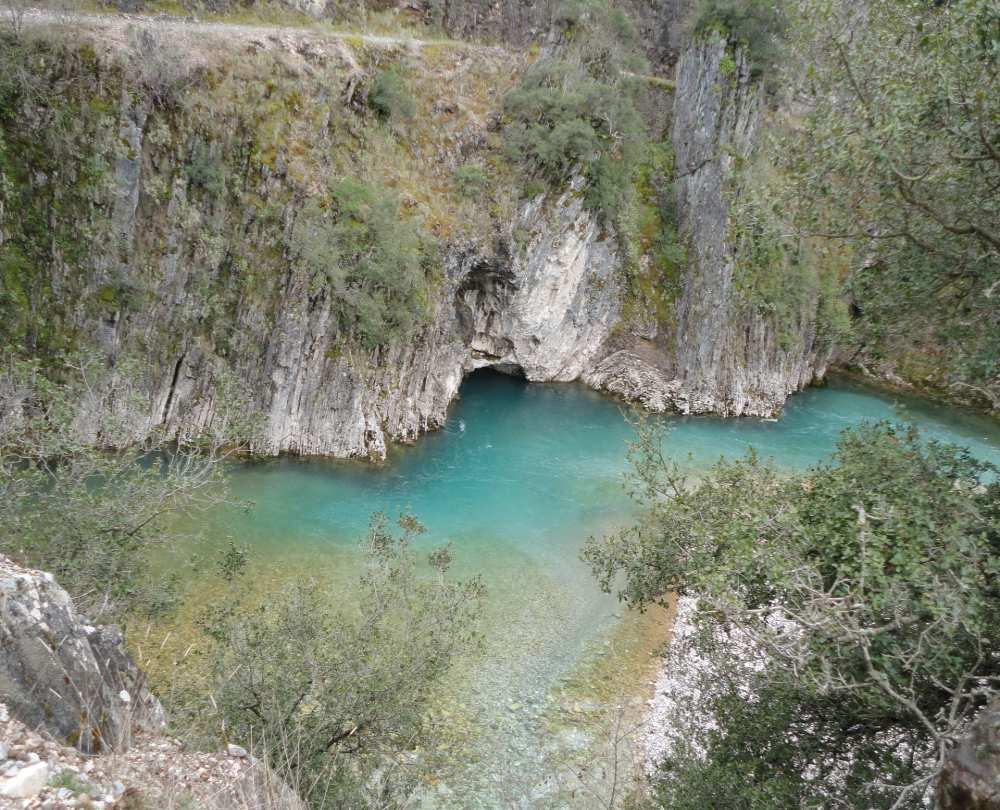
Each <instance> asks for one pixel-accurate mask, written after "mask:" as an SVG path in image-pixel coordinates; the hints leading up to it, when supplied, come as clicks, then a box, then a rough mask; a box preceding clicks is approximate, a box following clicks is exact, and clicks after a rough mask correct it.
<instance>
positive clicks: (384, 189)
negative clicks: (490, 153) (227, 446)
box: [0, 27, 509, 362]
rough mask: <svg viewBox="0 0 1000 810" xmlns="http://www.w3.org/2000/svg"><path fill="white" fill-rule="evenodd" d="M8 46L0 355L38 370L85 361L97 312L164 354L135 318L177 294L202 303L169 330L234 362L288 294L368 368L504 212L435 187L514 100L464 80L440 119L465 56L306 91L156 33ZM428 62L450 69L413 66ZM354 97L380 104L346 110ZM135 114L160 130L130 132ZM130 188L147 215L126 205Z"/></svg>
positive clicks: (28, 37)
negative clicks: (489, 105)
mask: <svg viewBox="0 0 1000 810" xmlns="http://www.w3.org/2000/svg"><path fill="white" fill-rule="evenodd" d="M2 36H3V37H4V40H3V47H0V63H2V64H0V229H2V230H3V236H4V238H3V240H2V242H0V316H2V317H0V339H2V341H3V343H4V344H5V345H9V346H16V347H20V349H21V350H22V351H23V352H24V355H25V356H31V357H38V358H48V357H51V358H57V357H59V356H60V355H61V354H63V353H65V352H67V351H70V352H72V351H75V350H78V349H81V348H83V347H85V346H87V345H89V342H90V340H91V339H92V336H93V331H94V330H93V328H92V324H93V321H94V319H95V318H103V319H105V320H106V321H107V322H112V323H120V324H122V330H121V331H122V335H121V337H122V338H123V339H124V340H125V341H126V342H127V343H128V344H136V345H128V346H127V347H126V348H127V349H128V350H134V351H135V352H137V353H140V352H145V351H147V350H148V346H147V345H146V339H145V338H139V337H138V335H137V333H136V332H134V331H133V330H132V329H131V328H130V324H131V323H132V322H133V320H134V319H136V318H138V317H141V315H140V313H143V312H145V311H148V309H149V307H150V306H154V307H155V306H156V305H157V304H163V303H165V299H164V298H162V297H161V293H163V291H164V286H163V285H164V284H168V283H170V282H169V281H168V279H170V278H174V279H175V283H176V284H178V285H180V286H179V287H178V288H179V289H180V288H183V289H185V290H187V291H189V292H190V293H191V294H190V296H188V295H184V296H181V298H180V299H175V302H174V305H172V306H170V307H169V323H166V322H164V323H162V324H161V325H160V326H161V327H162V328H163V329H164V330H168V331H169V333H170V334H171V335H188V336H191V337H192V338H194V337H195V336H197V338H198V339H204V340H205V341H206V344H205V345H207V346H208V347H210V348H211V349H213V350H214V351H215V352H216V353H217V354H218V355H220V356H223V357H225V356H226V355H227V354H228V353H229V352H230V351H232V349H233V347H234V346H236V345H238V344H239V343H240V341H241V340H245V339H250V340H262V339H263V335H256V336H255V337H250V338H248V336H247V335H246V334H245V333H243V332H241V331H240V329H239V328H238V327H237V324H239V323H241V322H242V323H243V324H244V326H245V325H246V323H247V321H248V318H247V317H246V315H247V311H248V310H254V311H255V312H260V313H263V314H264V317H263V318H258V317H256V316H251V317H249V321H250V322H252V324H253V326H252V327H251V328H252V329H258V330H265V329H267V328H269V327H270V326H272V325H273V318H274V317H276V313H277V311H278V307H279V304H280V302H281V300H282V299H283V296H285V295H287V293H288V289H289V288H288V287H286V283H287V282H288V280H289V279H291V280H292V289H298V288H299V287H300V286H302V285H307V286H308V287H309V288H310V290H311V291H312V293H313V294H314V295H315V296H317V300H316V301H315V304H314V305H318V306H322V307H324V308H325V307H329V308H330V309H331V310H332V316H333V317H332V319H331V320H332V322H333V323H334V324H335V325H336V326H337V327H338V332H339V334H337V335H336V336H335V338H334V341H335V343H336V345H337V346H338V347H339V348H338V351H344V350H348V351H349V350H350V348H351V345H352V344H356V345H357V347H358V348H359V349H361V350H363V351H364V352H365V354H368V350H371V349H374V348H375V347H377V346H385V345H387V344H389V343H391V342H393V341H398V340H400V339H402V338H404V337H405V336H406V335H407V334H409V333H410V332H411V331H412V329H413V328H415V327H416V326H417V325H418V324H419V323H420V322H421V320H422V319H423V318H424V317H425V315H426V313H427V305H428V302H429V300H430V299H431V297H432V295H433V291H434V289H435V286H436V284H437V283H438V273H437V270H436V266H437V261H436V259H437V255H438V243H439V240H443V239H446V238H450V237H452V236H455V235H462V234H465V233H467V232H470V231H480V232H481V231H483V230H485V228H486V227H487V225H486V224H485V223H488V221H489V217H490V216H491V215H492V213H491V212H494V209H496V210H502V208H501V207H500V206H501V205H502V201H498V199H497V195H496V194H495V193H494V192H495V189H494V188H493V186H494V185H495V184H493V183H491V182H490V176H489V175H484V176H483V178H482V183H481V188H480V189H479V192H478V193H477V194H468V193H467V191H468V190H469V189H471V188H472V187H473V186H478V185H480V180H481V178H479V177H478V176H473V175H468V176H467V177H465V182H464V185H463V188H465V189H466V190H467V191H466V192H460V193H455V192H456V191H458V190H457V189H455V188H453V187H452V185H451V184H450V183H448V182H447V177H446V175H443V174H442V172H441V171H439V169H440V158H441V156H442V155H444V156H446V157H447V156H448V150H450V149H451V148H452V146H451V144H452V143H453V141H452V138H453V134H452V129H453V128H457V129H461V128H462V127H463V126H465V125H466V124H467V119H470V118H472V117H473V116H477V117H478V116H481V115H482V114H483V105H484V104H485V103H486V99H487V98H488V96H489V94H490V93H494V92H500V91H501V90H502V87H503V84H502V80H498V78H497V76H496V75H495V73H494V72H493V71H495V69H496V65H494V64H493V63H491V62H489V61H488V60H485V59H484V60H474V62H473V63H472V64H470V65H467V67H466V69H465V70H464V72H463V75H464V76H465V79H464V81H463V84H462V87H461V88H460V89H459V90H458V91H457V92H456V93H454V94H453V95H452V96H451V97H450V101H452V102H458V103H459V105H460V107H458V108H456V109H455V110H453V111H452V112H450V113H448V120H447V121H446V122H444V123H442V122H441V121H440V120H438V117H437V116H435V115H431V116H424V115H422V116H414V113H415V110H416V109H417V108H418V107H419V108H420V109H424V108H430V107H431V104H430V103H429V102H428V100H427V99H428V97H432V98H433V97H436V94H438V93H439V92H440V86H439V85H438V84H436V83H435V81H434V80H433V78H432V77H433V74H434V71H436V70H438V69H441V70H446V69H449V66H451V65H453V64H455V63H457V62H459V61H462V60H463V59H464V57H463V56H462V55H461V54H457V55H456V54H453V53H451V52H450V51H447V50H440V49H438V50H434V49H431V48H428V49H427V53H426V54H424V55H422V56H421V57H407V62H406V64H407V67H406V69H405V70H404V68H403V66H402V64H401V63H400V61H399V53H398V51H397V50H396V49H395V48H394V47H392V46H385V47H384V48H382V47H375V46H368V45H366V44H365V43H359V44H358V45H357V46H356V50H355V52H354V57H353V58H354V60H355V62H356V64H357V66H358V72H357V73H352V74H350V75H348V72H347V71H346V70H345V68H344V65H343V63H342V62H341V61H340V60H339V59H330V60H325V61H320V62H317V63H316V64H315V65H314V66H311V67H309V70H308V74H307V75H300V74H299V73H297V72H296V71H298V70H300V69H301V68H302V65H290V64H289V60H291V62H295V61H296V60H297V59H298V57H294V58H293V57H289V56H288V55H287V54H284V53H277V52H263V53H259V54H256V55H248V54H246V53H245V52H243V51H242V50H241V49H238V48H236V49H226V48H221V49H220V48H216V49H214V50H213V52H212V54H211V58H208V59H207V60H206V62H205V63H204V64H200V63H199V64H198V67H197V69H195V67H194V64H195V63H197V60H190V59H188V58H187V55H186V54H184V55H182V54H181V53H180V49H182V48H184V47H185V44H184V43H183V42H181V41H177V42H174V41H173V40H172V39H170V38H169V37H167V36H165V35H161V34H160V33H158V32H157V30H156V28H155V27H150V28H148V29H143V30H142V31H141V32H137V33H133V34H130V40H129V43H128V45H127V47H125V48H123V49H121V51H116V52H115V53H114V54H113V55H111V56H107V57H106V56H101V57H98V56H97V54H96V51H95V49H94V47H93V46H92V44H91V41H90V38H89V35H87V34H86V33H84V34H81V35H80V36H75V35H74V36H69V35H64V34H63V33H61V32H59V31H44V32H43V31H35V30H33V29H32V30H28V31H22V32H16V31H11V30H4V31H3V32H2ZM203 46H204V43H201V42H195V43H194V45H193V47H197V48H200V47H203ZM345 47H347V46H346V45H345ZM351 47H355V46H351ZM422 58H426V59H428V60H431V61H433V65H434V69H433V70H431V69H430V68H429V67H427V66H424V67H423V68H421V69H416V70H415V69H413V65H414V63H416V64H418V65H419V64H420V63H419V61H418V60H419V59H422ZM504 67H505V70H509V64H507V65H505V66H504ZM424 68H426V69H424ZM344 82H355V83H356V87H357V89H358V98H364V99H367V101H368V103H367V104H358V103H353V102H352V103H348V104H341V103H339V102H338V103H334V104H333V105H332V106H331V101H330V88H331V87H334V86H338V87H339V86H342V84H343V83H344ZM498 88H499V89H498ZM123 105H124V106H123ZM132 118H135V119H136V120H142V122H143V123H142V132H141V133H135V136H133V135H129V136H126V135H124V134H123V131H122V129H121V128H122V126H123V124H122V121H124V120H131V119H132ZM140 134H141V138H138V139H137V136H139V135H140ZM137 150H138V151H137ZM428 155H434V156H435V157H434V159H429V158H428ZM132 172H134V173H135V176H134V177H131V176H130V173H132ZM179 178H180V179H182V180H184V181H185V182H184V183H183V185H178V183H177V180H178V179H179ZM323 178H332V181H331V180H324V179H323ZM131 182H135V184H136V187H137V191H138V206H137V208H136V209H135V210H136V213H135V215H134V220H133V217H132V214H131V213H130V211H129V206H128V204H127V203H126V202H125V200H126V198H123V197H122V196H121V195H122V194H123V193H124V190H123V185H124V184H127V183H131ZM167 244H170V245H171V247H170V248H169V249H168V248H166V247H165V245H167ZM181 257H183V258H181ZM178 274H179V275H178ZM290 274H291V275H290ZM55 278H58V279H59V283H58V290H57V289H56V288H54V287H53V279H55ZM170 296H171V298H173V294H172V293H171V294H170ZM133 337H134V338H135V340H133ZM172 343H173V339H172V338H171V339H169V340H154V341H153V345H154V346H156V347H157V350H158V351H169V350H170V349H169V346H168V344H171V345H172ZM158 359H162V361H163V362H175V360H170V359H169V358H158Z"/></svg>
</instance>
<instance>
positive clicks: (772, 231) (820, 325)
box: [730, 161, 851, 349]
mask: <svg viewBox="0 0 1000 810" xmlns="http://www.w3.org/2000/svg"><path fill="white" fill-rule="evenodd" d="M760 163H761V161H757V162H756V164H754V165H751V166H749V167H745V168H744V170H743V171H741V172H740V173H739V174H738V175H737V181H736V182H737V184H738V187H739V192H738V193H736V194H734V195H733V198H734V199H733V200H732V202H731V204H730V236H731V240H732V244H733V252H734V258H735V268H734V272H733V280H734V283H735V287H736V291H737V294H738V296H739V299H738V300H739V302H740V303H741V304H742V305H743V306H745V307H750V308H752V309H754V310H756V311H757V312H758V313H760V314H762V315H765V316H767V317H768V318H769V319H770V321H771V323H772V324H774V327H775V329H776V330H777V333H778V337H779V341H780V342H781V344H782V346H783V347H784V348H786V349H788V348H790V343H789V342H790V341H792V340H797V339H801V338H800V337H799V336H800V335H801V334H802V333H803V332H804V331H806V329H805V325H806V324H808V323H809V322H810V321H812V320H815V324H816V337H817V340H818V341H819V342H820V343H822V345H824V346H826V347H831V348H832V347H833V346H834V345H837V344H839V343H840V342H841V341H843V340H845V339H847V338H848V337H849V335H850V328H851V323H850V316H849V314H848V308H847V303H846V301H845V300H844V296H843V291H842V285H843V280H844V277H845V276H846V275H847V273H848V268H845V267H844V266H843V265H842V263H841V262H839V261H838V260H837V256H836V255H833V254H829V253H826V254H823V253H821V248H820V247H819V246H818V245H816V244H815V242H814V241H812V240H809V239H807V238H805V237H803V236H802V235H800V234H796V233H795V232H794V229H793V228H790V227H789V225H788V223H787V222H786V221H785V216H784V212H783V211H782V210H780V208H779V207H778V206H773V207H771V206H769V197H768V192H767V189H768V187H769V186H770V187H772V188H773V187H775V186H776V185H777V184H778V183H780V182H781V180H780V179H777V178H775V177H773V176H767V175H766V174H765V172H764V167H763V166H762V165H759V164H760Z"/></svg>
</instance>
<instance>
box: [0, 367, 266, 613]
mask: <svg viewBox="0 0 1000 810" xmlns="http://www.w3.org/2000/svg"><path fill="white" fill-rule="evenodd" d="M96 391H100V392H101V393H100V394H95V393H94V392H96ZM144 399H145V398H144V396H143V395H142V394H140V393H139V391H138V390H137V389H136V387H135V385H134V383H133V382H132V380H131V377H130V374H129V370H128V367H127V364H126V363H124V361H123V362H122V363H121V366H120V367H119V368H118V369H116V370H114V371H112V372H107V371H105V370H103V369H102V366H101V364H100V363H98V362H96V361H95V360H93V359H92V358H89V357H86V356H83V357H73V358H67V359H66V360H65V361H64V362H63V363H62V364H61V365H59V366H57V367H56V368H54V369H45V368H43V367H42V365H41V364H40V363H39V362H38V361H34V360H30V361H28V360H18V359H16V358H11V357H7V358H5V363H4V367H3V370H2V374H0V409H2V410H0V412H2V414H3V418H2V420H0V550H2V551H3V553H5V554H8V555H9V556H11V557H13V558H14V559H16V560H18V561H20V562H22V563H24V564H27V565H31V566H35V567H39V568H43V569H45V570H46V571H49V572H51V573H52V574H54V575H55V577H56V578H57V579H58V581H59V583H60V584H61V585H62V586H63V587H65V588H66V589H67V590H68V591H69V592H70V593H71V594H72V595H73V596H74V597H75V598H76V599H77V603H78V605H79V606H81V607H82V608H83V609H85V610H86V611H87V614H88V617H89V618H90V619H91V620H92V621H109V620H116V619H121V618H123V617H125V616H126V615H127V614H128V613H129V612H138V613H143V612H146V613H148V612H155V611H157V610H162V609H166V608H169V607H171V606H172V605H173V604H174V603H175V600H176V597H177V593H176V582H175V581H173V580H171V579H169V578H168V579H163V578H157V577H155V576H153V575H152V573H151V572H150V571H149V567H148V564H149V553H150V551H151V550H152V549H153V548H154V547H155V546H158V545H163V544H167V543H169V542H170V540H171V536H172V535H171V532H170V530H169V525H168V521H167V518H168V517H170V516H171V515H176V514H178V513H180V512H182V511H189V510H197V509H202V508H207V507H209V506H212V505H214V504H217V503H218V502H219V501H220V500H221V499H223V498H224V497H225V490H224V488H223V487H222V477H221V467H220V464H219V461H220V455H219V451H220V448H221V447H222V446H223V445H224V444H225V442H226V441H227V439H228V437H226V436H221V435H214V436H211V437H208V436H206V437H200V438H203V439H204V441H201V442H199V444H198V445H197V446H193V445H192V446H184V447H173V446H170V445H169V444H168V443H167V441H166V440H165V437H161V436H156V435H153V436H151V437H149V438H148V439H146V440H145V441H144V442H143V443H142V444H140V445H139V446H134V447H131V448H130V449H125V450H120V451H118V452H106V451H104V450H102V449H101V448H102V447H110V448H115V447H122V446H124V445H127V444H131V443H132V442H133V441H134V440H135V439H134V435H133V432H132V431H133V429H134V426H133V425H132V424H131V422H130V420H131V419H134V418H135V417H134V416H130V412H131V413H132V414H134V413H143V412H145V409H146V408H147V407H148V406H147V404H146V403H145V401H144ZM226 407H227V406H226V404H225V403H222V410H221V411H220V421H224V411H225V409H226ZM231 407H234V408H236V409H238V410H240V411H244V412H245V410H246V404H245V403H244V402H232V403H231ZM140 409H141V410H140ZM98 414H102V415H100V416H98ZM233 429H234V431H235V432H236V433H238V434H241V435H243V436H247V435H249V432H248V431H249V426H248V425H247V424H246V423H245V422H243V421H237V422H234V423H233Z"/></svg>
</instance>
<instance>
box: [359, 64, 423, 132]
mask: <svg viewBox="0 0 1000 810" xmlns="http://www.w3.org/2000/svg"><path fill="white" fill-rule="evenodd" d="M368 103H369V104H370V105H371V108H372V109H373V110H375V112H376V113H378V114H379V116H381V118H382V119H383V120H385V121H390V122H393V123H397V124H398V123H402V122H406V121H409V120H410V119H411V118H413V116H414V115H415V114H416V111H417V105H416V102H415V101H414V99H413V91H412V90H411V89H410V86H409V83H408V82H407V80H406V76H405V75H404V74H403V72H402V71H401V70H400V69H399V68H398V67H395V66H394V67H389V68H386V69H385V70H380V71H379V72H378V73H376V74H375V81H374V82H373V84H372V89H371V93H370V94H369V96H368Z"/></svg>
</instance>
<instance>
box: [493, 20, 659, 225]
mask: <svg viewBox="0 0 1000 810" xmlns="http://www.w3.org/2000/svg"><path fill="white" fill-rule="evenodd" d="M558 19H559V21H560V22H561V24H562V26H563V28H564V39H565V44H564V46H563V50H562V52H561V54H560V57H559V58H554V57H553V58H549V59H545V60H543V61H541V62H539V63H538V64H536V65H534V66H533V67H532V68H531V69H530V70H529V71H528V72H527V73H526V74H525V76H524V78H523V79H522V80H521V83H520V84H519V85H518V86H517V87H516V88H514V89H513V90H511V91H510V92H509V93H508V94H507V96H506V97H505V99H504V103H503V111H504V116H505V118H506V127H505V130H504V138H505V151H506V154H507V156H508V158H509V159H511V160H512V161H515V162H517V163H519V164H521V166H522V167H523V168H524V170H525V172H526V173H527V174H528V176H529V177H531V176H537V177H541V178H543V179H544V180H546V181H547V182H548V183H549V184H550V185H551V186H555V187H558V186H559V185H561V184H563V183H565V182H566V181H567V179H569V177H570V176H571V175H572V174H573V173H574V172H576V171H580V172H582V174H583V175H584V178H585V179H586V181H587V204H588V206H589V207H590V208H591V209H592V210H595V211H599V212H600V213H601V214H603V215H604V216H605V217H606V218H608V219H609V220H612V221H614V220H615V219H616V217H617V215H618V214H619V213H620V212H621V210H622V208H623V204H622V203H623V200H624V198H625V197H626V196H627V195H628V194H629V186H630V184H631V182H632V173H633V169H634V165H635V158H636V155H637V147H639V146H640V145H641V144H643V143H644V142H645V140H646V132H645V125H644V123H643V120H642V117H641V116H640V115H639V112H638V110H637V106H636V82H635V80H634V79H632V78H631V75H632V74H633V73H635V72H637V71H640V70H642V69H643V63H642V60H641V59H640V58H639V57H638V56H637V53H638V49H637V47H636V42H635V35H634V29H633V28H632V26H631V24H630V21H629V20H628V18H627V17H623V16H622V15H621V13H620V12H618V11H616V10H614V9H611V8H610V7H609V6H608V5H607V4H606V3H605V2H601V1H600V0H588V1H587V2H583V1H582V0H581V2H574V3H568V4H564V5H563V6H562V7H561V9H560V15H559V18H558Z"/></svg>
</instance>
